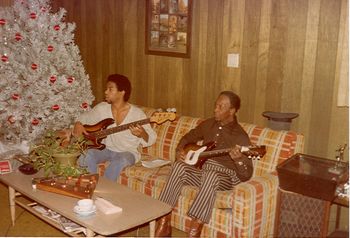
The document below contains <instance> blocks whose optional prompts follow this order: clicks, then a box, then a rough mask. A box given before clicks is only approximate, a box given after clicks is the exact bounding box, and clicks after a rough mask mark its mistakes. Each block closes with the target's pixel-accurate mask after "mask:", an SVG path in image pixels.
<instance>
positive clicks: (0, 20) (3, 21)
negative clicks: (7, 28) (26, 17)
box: [0, 18, 6, 26]
mask: <svg viewBox="0 0 350 238" xmlns="http://www.w3.org/2000/svg"><path fill="white" fill-rule="evenodd" d="M5 24H6V20H5V19H4V18H1V19H0V25H2V26H3V25H5Z"/></svg>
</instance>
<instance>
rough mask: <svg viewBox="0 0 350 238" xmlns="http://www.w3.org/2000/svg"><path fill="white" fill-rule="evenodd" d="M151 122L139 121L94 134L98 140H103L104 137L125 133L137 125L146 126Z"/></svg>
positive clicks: (148, 120)
mask: <svg viewBox="0 0 350 238" xmlns="http://www.w3.org/2000/svg"><path fill="white" fill-rule="evenodd" d="M149 122H150V118H146V119H143V120H139V121H134V122H130V123H127V124H124V125H121V126H116V127H113V128H108V129H105V130H102V131H97V132H94V133H92V134H93V135H94V136H95V137H96V138H102V137H106V136H108V135H111V134H114V133H117V132H120V131H124V130H127V129H129V127H130V126H135V125H144V124H147V123H149Z"/></svg>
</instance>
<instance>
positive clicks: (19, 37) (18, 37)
mask: <svg viewBox="0 0 350 238" xmlns="http://www.w3.org/2000/svg"><path fill="white" fill-rule="evenodd" d="M15 39H16V41H20V40H22V35H21V34H20V33H16V35H15Z"/></svg>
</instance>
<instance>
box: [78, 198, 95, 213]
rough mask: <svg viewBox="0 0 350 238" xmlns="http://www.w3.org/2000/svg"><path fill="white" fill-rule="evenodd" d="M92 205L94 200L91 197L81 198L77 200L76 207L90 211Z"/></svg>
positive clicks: (82, 210) (83, 210)
mask: <svg viewBox="0 0 350 238" xmlns="http://www.w3.org/2000/svg"><path fill="white" fill-rule="evenodd" d="M93 206H94V201H93V200H92V199H81V200H79V201H78V209H79V211H81V212H88V211H91V210H92V208H93Z"/></svg>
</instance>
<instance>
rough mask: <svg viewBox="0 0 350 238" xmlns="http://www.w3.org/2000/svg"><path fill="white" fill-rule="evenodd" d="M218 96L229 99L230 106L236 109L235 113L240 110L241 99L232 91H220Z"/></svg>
mask: <svg viewBox="0 0 350 238" xmlns="http://www.w3.org/2000/svg"><path fill="white" fill-rule="evenodd" d="M220 95H224V96H226V97H228V98H229V99H230V102H231V106H232V107H233V108H235V109H236V112H237V111H238V110H239V109H240V107H241V99H240V98H239V96H238V95H237V94H235V93H234V92H232V91H222V92H221V93H220Z"/></svg>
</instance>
